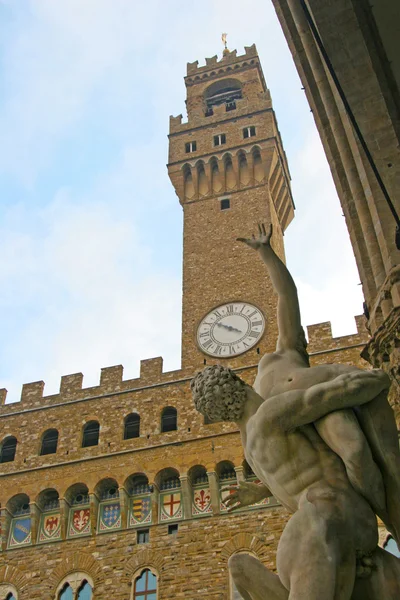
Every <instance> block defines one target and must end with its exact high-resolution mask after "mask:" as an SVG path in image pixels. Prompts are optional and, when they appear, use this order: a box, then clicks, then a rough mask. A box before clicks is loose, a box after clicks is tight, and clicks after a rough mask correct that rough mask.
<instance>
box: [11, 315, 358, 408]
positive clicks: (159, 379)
mask: <svg viewBox="0 0 400 600" xmlns="http://www.w3.org/2000/svg"><path fill="white" fill-rule="evenodd" d="M355 322H356V326H357V333H354V334H350V335H346V336H340V337H333V336H332V326H331V323H330V321H326V322H324V323H317V324H315V325H309V326H308V327H307V332H308V338H309V344H308V351H309V353H310V355H311V356H312V355H313V354H324V353H327V355H329V354H330V353H332V352H335V351H337V352H341V351H343V350H348V349H358V347H360V351H361V347H362V346H363V345H365V344H366V343H367V342H368V340H369V334H368V331H367V329H366V326H365V324H366V321H365V317H364V316H363V315H358V316H356V317H355ZM357 355H358V350H357ZM330 360H331V362H333V361H334V360H335V358H332V357H331V358H330ZM340 360H341V361H342V359H340ZM254 366H256V365H254ZM123 371H124V368H123V366H122V365H115V366H112V367H104V368H102V369H101V374H100V382H99V385H97V386H92V387H87V388H85V387H83V374H82V373H73V374H70V375H63V376H62V377H61V382H60V391H59V393H58V394H52V395H49V396H45V395H44V389H45V384H44V382H43V381H34V382H32V383H25V384H24V385H23V386H22V393H21V399H20V401H19V402H13V403H10V404H7V405H5V402H6V398H7V390H6V389H4V388H3V389H0V414H1V413H3V412H6V413H13V412H19V411H21V410H28V409H33V408H41V407H43V408H44V407H47V406H53V405H57V404H63V403H65V402H73V401H76V400H85V399H88V398H96V397H101V396H107V395H113V394H118V393H119V392H122V393H124V392H127V391H129V390H136V389H141V388H147V387H152V386H154V387H156V386H162V385H168V384H172V383H176V382H179V381H182V380H185V379H189V378H191V377H192V376H193V370H191V369H186V370H183V369H178V370H175V371H167V372H163V359H162V357H161V356H158V357H156V358H149V359H145V360H142V361H140V375H139V377H137V378H135V379H127V380H124V379H123Z"/></svg>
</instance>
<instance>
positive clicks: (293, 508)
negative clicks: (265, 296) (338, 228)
mask: <svg viewBox="0 0 400 600" xmlns="http://www.w3.org/2000/svg"><path fill="white" fill-rule="evenodd" d="M271 236H272V228H271V230H270V232H269V233H268V234H267V233H266V231H265V229H264V227H263V226H261V227H260V228H259V237H258V238H255V237H254V236H253V238H251V239H242V240H241V241H243V242H244V243H246V244H247V245H248V246H250V247H251V248H253V249H254V250H257V251H258V252H259V253H260V255H261V258H262V259H263V261H264V262H265V264H266V265H267V268H268V270H269V274H270V276H271V279H272V282H273V285H274V288H275V290H276V292H277V293H278V327H279V337H278V342H277V348H276V351H275V352H274V353H272V354H269V355H266V356H264V357H263V358H262V359H261V361H260V364H259V368H258V375H257V378H256V380H255V383H254V387H251V386H249V385H248V384H246V383H245V382H244V381H242V380H241V379H240V378H239V377H238V376H237V375H236V374H235V373H234V372H233V371H231V370H230V369H228V368H226V367H223V366H220V365H216V366H210V367H206V369H204V371H202V372H201V373H199V374H198V375H197V376H196V377H195V378H194V380H193V381H192V392H193V398H194V402H195V406H196V408H197V410H198V411H200V412H201V413H202V414H203V415H206V416H207V417H208V418H209V419H211V420H212V421H220V420H222V421H233V422H235V423H236V424H237V425H238V428H239V430H240V434H241V439H242V444H243V449H244V454H245V457H246V460H247V462H248V463H249V465H250V467H251V468H252V469H253V471H254V473H255V474H256V476H257V477H258V478H259V480H260V481H261V482H262V485H260V486H257V485H255V484H249V483H242V484H240V485H239V486H229V490H230V491H231V495H230V496H229V498H228V499H227V501H226V504H227V506H228V510H234V509H235V508H239V507H242V506H246V505H250V504H253V503H254V502H257V501H259V500H260V499H262V498H263V497H268V496H271V495H274V496H275V498H277V499H278V500H279V501H280V502H281V503H282V505H283V506H285V507H286V508H287V509H288V510H289V511H290V512H291V513H293V514H292V517H291V518H290V520H289V522H288V523H287V525H286V527H285V529H284V531H283V534H282V537H281V539H280V541H279V545H278V552H277V572H278V574H274V573H272V572H270V571H268V569H266V567H264V566H263V565H262V564H261V563H260V561H258V560H257V559H256V558H255V557H253V556H249V555H245V554H237V555H234V556H233V557H231V559H230V561H229V569H230V571H231V574H232V577H233V580H234V582H235V585H236V587H237V589H238V591H239V593H240V594H241V595H242V597H243V598H244V600H281V599H282V600H284V599H285V600H286V599H289V600H350V599H351V600H398V599H399V598H400V560H399V559H398V558H396V557H394V556H393V555H391V554H389V553H388V552H386V551H385V550H383V549H381V548H378V546H377V543H378V527H377V520H376V515H378V516H379V517H380V518H381V519H382V520H383V521H384V523H385V525H386V527H387V528H388V529H389V531H391V533H392V535H393V537H394V538H395V540H396V541H397V542H399V535H400V514H399V510H398V503H399V499H400V454H399V449H398V437H397V429H396V424H395V421H394V416H393V413H392V411H391V408H390V406H389V404H388V402H387V391H388V388H389V385H390V381H389V378H388V377H387V375H386V374H385V373H384V372H383V371H380V370H369V371H368V370H365V371H364V370H361V369H357V368H354V367H349V366H346V365H321V366H316V367H310V365H309V361H308V355H307V351H306V341H305V337H304V333H303V330H302V327H301V323H300V311H299V306H298V299H297V291H296V287H295V284H294V282H293V279H292V278H291V276H290V274H289V272H288V270H287V269H286V267H285V265H284V264H283V263H282V261H281V260H280V259H279V258H278V257H277V256H276V254H275V253H274V251H273V250H272V247H271V245H270V241H271Z"/></svg>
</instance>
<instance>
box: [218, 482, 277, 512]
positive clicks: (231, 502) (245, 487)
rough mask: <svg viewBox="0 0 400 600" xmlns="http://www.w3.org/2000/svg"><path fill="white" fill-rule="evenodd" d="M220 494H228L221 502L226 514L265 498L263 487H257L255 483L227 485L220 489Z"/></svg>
mask: <svg viewBox="0 0 400 600" xmlns="http://www.w3.org/2000/svg"><path fill="white" fill-rule="evenodd" d="M221 491H222V492H224V491H225V492H230V495H229V496H228V497H227V498H225V500H223V503H224V504H225V506H226V508H227V509H228V512H231V511H232V510H236V509H237V508H243V507H244V506H250V505H251V504H255V503H256V502H260V500H263V499H264V498H265V497H266V496H265V487H264V486H260V485H257V483H249V482H248V481H241V482H240V483H239V485H227V486H226V487H223V488H221Z"/></svg>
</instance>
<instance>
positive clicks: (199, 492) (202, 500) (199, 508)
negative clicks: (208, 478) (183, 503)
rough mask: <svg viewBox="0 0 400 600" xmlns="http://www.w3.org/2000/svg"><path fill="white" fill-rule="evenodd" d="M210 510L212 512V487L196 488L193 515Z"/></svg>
mask: <svg viewBox="0 0 400 600" xmlns="http://www.w3.org/2000/svg"><path fill="white" fill-rule="evenodd" d="M210 512H212V508H211V494H210V489H209V488H208V487H201V488H198V489H194V491H193V505H192V515H201V514H204V513H210Z"/></svg>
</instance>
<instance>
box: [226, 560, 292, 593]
mask: <svg viewBox="0 0 400 600" xmlns="http://www.w3.org/2000/svg"><path fill="white" fill-rule="evenodd" d="M228 566H229V570H230V572H231V575H232V579H233V581H234V582H235V585H236V588H237V590H238V592H239V593H240V594H241V596H242V598H243V599H244V600H287V599H288V597H289V592H288V591H287V589H285V587H284V586H283V585H282V583H281V582H280V580H279V577H278V575H275V574H274V573H271V571H268V569H267V568H266V567H264V565H263V564H261V562H260V561H259V560H258V559H257V558H255V557H254V556H251V555H250V554H234V555H233V556H231V558H230V559H229V562H228Z"/></svg>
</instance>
